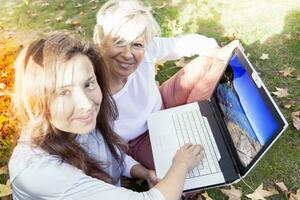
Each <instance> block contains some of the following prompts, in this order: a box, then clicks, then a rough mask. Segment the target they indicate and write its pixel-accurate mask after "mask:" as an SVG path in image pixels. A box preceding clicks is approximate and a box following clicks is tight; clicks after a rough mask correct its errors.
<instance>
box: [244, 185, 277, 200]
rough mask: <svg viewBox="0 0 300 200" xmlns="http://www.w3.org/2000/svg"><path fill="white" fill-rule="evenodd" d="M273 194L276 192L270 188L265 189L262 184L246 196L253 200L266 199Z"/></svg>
mask: <svg viewBox="0 0 300 200" xmlns="http://www.w3.org/2000/svg"><path fill="white" fill-rule="evenodd" d="M275 194H276V193H275ZM272 195H274V193H273V192H270V191H268V190H264V189H263V184H261V185H260V186H258V188H256V190H255V191H254V192H253V193H252V194H247V195H246V197H248V198H250V199H251V200H265V197H269V196H272Z"/></svg>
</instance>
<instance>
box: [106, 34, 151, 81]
mask: <svg viewBox="0 0 300 200" xmlns="http://www.w3.org/2000/svg"><path fill="white" fill-rule="evenodd" d="M145 45H146V40H145V37H144V36H140V37H138V38H136V39H135V40H134V41H132V42H131V43H129V44H126V45H124V43H123V41H120V42H119V44H114V39H111V40H110V39H108V40H107V41H106V43H105V44H104V46H103V49H104V54H103V57H104V60H105V61H106V64H107V66H108V67H109V68H110V71H111V72H112V75H113V76H115V78H120V79H127V77H128V76H129V75H130V74H132V73H133V72H134V71H135V70H136V69H137V67H138V66H139V64H140V63H141V61H142V59H143V57H144V53H145Z"/></svg>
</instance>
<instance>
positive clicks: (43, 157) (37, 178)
mask: <svg viewBox="0 0 300 200" xmlns="http://www.w3.org/2000/svg"><path fill="white" fill-rule="evenodd" d="M76 140H77V142H78V143H80V145H81V146H82V147H83V148H84V149H85V150H86V151H87V152H88V154H89V155H90V156H92V157H93V158H94V159H97V160H99V161H100V160H101V161H107V162H110V163H112V165H109V167H108V168H106V169H105V171H106V172H107V173H108V174H110V175H111V176H112V177H113V179H114V180H116V181H117V182H118V183H117V185H120V179H119V178H120V174H121V173H123V174H124V172H125V171H126V169H125V171H124V170H123V171H122V169H119V168H117V166H116V161H115V160H114V159H113V157H112V154H111V152H110V151H109V149H108V147H107V145H106V143H105V142H104V140H103V137H102V135H101V134H96V132H95V131H93V132H91V133H90V134H87V135H79V136H77V137H76ZM126 159H129V160H130V159H132V158H130V157H126V158H125V160H126ZM125 162H126V161H125ZM127 168H128V167H127ZM127 170H128V169H127ZM9 172H10V180H11V183H12V189H13V199H14V200H54V199H55V200H58V199H61V200H71V199H72V200H73V199H74V200H80V199H83V200H99V199H133V200H134V199H145V200H153V199H155V200H160V199H162V200H163V199H164V197H163V195H162V194H161V192H160V191H159V190H157V189H155V188H152V189H151V190H149V191H147V192H142V193H137V192H134V191H131V190H128V189H125V188H122V187H118V186H115V185H111V184H108V183H105V182H104V181H101V180H99V179H96V178H92V177H90V176H87V175H86V174H85V173H83V171H82V170H79V169H77V168H75V167H73V166H71V165H69V164H67V163H65V162H61V160H60V158H59V157H58V156H54V155H49V154H48V153H47V152H45V151H43V150H41V149H38V148H33V147H31V146H29V145H28V144H26V143H22V142H20V143H19V144H18V145H17V146H16V147H15V149H14V151H13V155H12V157H11V159H10V161H9ZM128 173H129V172H125V174H127V175H128Z"/></svg>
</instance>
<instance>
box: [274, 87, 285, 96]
mask: <svg viewBox="0 0 300 200" xmlns="http://www.w3.org/2000/svg"><path fill="white" fill-rule="evenodd" d="M276 90H277V91H276V92H272V93H273V94H275V95H276V96H277V97H278V98H282V97H286V96H288V95H289V93H288V88H278V87H276Z"/></svg>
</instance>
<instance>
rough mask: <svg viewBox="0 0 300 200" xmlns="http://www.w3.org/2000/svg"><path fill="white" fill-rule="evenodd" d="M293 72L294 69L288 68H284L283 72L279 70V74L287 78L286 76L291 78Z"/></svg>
mask: <svg viewBox="0 0 300 200" xmlns="http://www.w3.org/2000/svg"><path fill="white" fill-rule="evenodd" d="M295 70H296V69H295V68H293V67H288V68H285V69H284V70H280V71H279V73H280V74H281V75H282V76H284V77H288V76H293V75H292V73H293V71H295Z"/></svg>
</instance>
